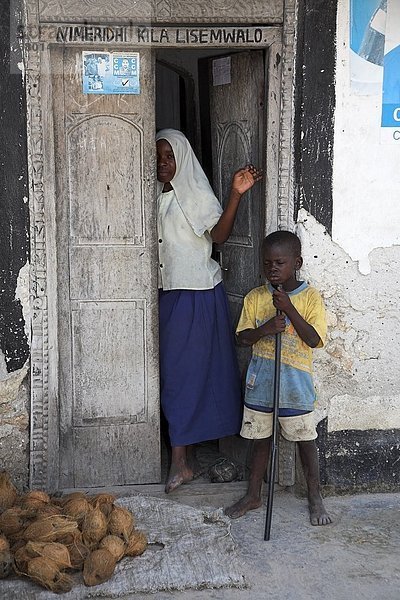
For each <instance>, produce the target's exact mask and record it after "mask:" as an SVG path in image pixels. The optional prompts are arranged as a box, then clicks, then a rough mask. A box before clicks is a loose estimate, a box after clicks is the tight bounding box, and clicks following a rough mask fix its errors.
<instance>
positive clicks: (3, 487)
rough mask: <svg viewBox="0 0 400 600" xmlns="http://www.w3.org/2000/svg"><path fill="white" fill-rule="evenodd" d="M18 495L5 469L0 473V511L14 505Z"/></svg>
mask: <svg viewBox="0 0 400 600" xmlns="http://www.w3.org/2000/svg"><path fill="white" fill-rule="evenodd" d="M17 497H18V491H17V488H16V487H15V485H14V484H13V483H12V481H11V479H10V475H9V474H8V473H7V471H2V472H1V473H0V513H2V512H3V511H4V510H6V509H7V508H11V507H12V506H14V504H15V501H16V500H17Z"/></svg>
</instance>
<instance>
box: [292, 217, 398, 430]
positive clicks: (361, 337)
mask: <svg viewBox="0 0 400 600" xmlns="http://www.w3.org/2000/svg"><path fill="white" fill-rule="evenodd" d="M296 229H297V233H298V235H299V237H300V238H301V240H302V245H303V258H304V267H303V269H302V274H301V276H302V278H304V279H306V280H307V281H309V282H310V283H311V284H312V285H315V286H316V287H317V289H319V291H320V292H321V294H322V296H323V298H324V301H325V304H326V307H327V312H328V323H329V335H328V341H327V344H326V346H325V348H324V349H322V350H317V351H315V353H314V366H315V382H316V387H317V392H318V406H317V410H316V414H317V419H318V421H320V420H322V419H323V418H324V417H326V416H327V417H328V424H329V425H328V427H329V431H333V430H334V429H335V428H337V429H339V430H340V429H343V428H344V425H343V424H344V423H345V424H346V427H345V428H347V429H364V430H367V429H375V430H379V429H382V428H389V429H396V428H398V427H399V424H400V421H399V417H398V413H397V412H396V411H393V410H391V411H386V409H385V408H384V406H388V405H392V404H391V403H392V402H397V403H398V405H399V396H398V392H399V378H398V369H397V365H398V364H399V362H400V356H399V355H400V347H399V340H400V319H399V314H398V309H397V303H398V298H399V295H400V274H399V269H398V266H397V265H398V264H399V263H400V247H397V246H393V247H390V248H377V249H375V250H374V251H372V252H371V253H370V261H371V271H370V273H369V274H368V275H363V274H361V273H360V271H359V268H358V263H357V261H355V260H352V258H351V257H350V256H349V254H348V253H346V252H345V250H343V248H341V247H340V246H339V245H338V244H337V243H335V242H333V241H332V238H331V237H330V235H328V234H327V232H326V230H325V229H324V227H323V226H322V225H320V224H319V223H318V222H317V221H316V220H315V219H314V218H313V217H312V216H311V215H309V214H308V213H307V212H306V211H305V210H304V209H302V210H301V211H300V212H299V221H298V224H297V226H296ZM340 398H345V399H346V401H344V400H342V401H340V400H338V399H340ZM360 399H362V406H363V407H364V406H365V407H368V410H366V411H365V414H364V415H363V417H362V418H361V416H360V415H359V411H360V410H363V408H360ZM377 400H379V402H380V403H381V404H382V403H383V404H382V407H383V408H382V410H385V411H386V414H385V415H384V416H382V415H380V414H379V410H377V411H376V412H375V414H374V413H373V412H372V411H371V410H370V407H371V406H373V405H374V404H375V405H376V406H378V404H377ZM335 402H337V403H338V404H337V405H336V406H335ZM385 402H386V404H385ZM396 410H397V409H396ZM398 410H400V409H398ZM383 423H384V427H383V425H382V424H383Z"/></svg>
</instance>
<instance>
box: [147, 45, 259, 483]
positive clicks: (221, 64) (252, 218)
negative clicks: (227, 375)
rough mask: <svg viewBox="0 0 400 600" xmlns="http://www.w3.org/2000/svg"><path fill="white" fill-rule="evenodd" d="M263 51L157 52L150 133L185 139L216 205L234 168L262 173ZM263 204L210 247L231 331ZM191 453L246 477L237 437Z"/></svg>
mask: <svg viewBox="0 0 400 600" xmlns="http://www.w3.org/2000/svg"><path fill="white" fill-rule="evenodd" d="M266 53H267V50H265V51H264V50H245V51H243V50H241V49H231V48H224V49H221V50H217V49H209V50H181V49H176V48H171V49H164V50H162V51H159V52H158V53H157V54H156V129H157V130H159V129H163V128H168V127H171V128H174V129H179V130H181V131H182V132H183V133H184V134H185V135H186V137H187V138H188V139H189V141H190V143H191V145H192V147H193V149H194V151H195V153H196V155H197V157H198V159H199V161H200V163H201V164H202V167H203V169H204V171H205V173H206V175H207V177H208V179H209V181H210V183H211V186H212V187H213V189H214V192H215V194H216V196H217V197H218V198H219V200H220V202H221V204H222V206H224V203H225V202H226V200H227V198H228V195H229V189H230V183H231V178H232V175H233V173H234V172H235V171H236V170H237V169H238V168H240V167H243V166H244V165H246V164H251V163H252V164H255V165H257V166H258V167H260V168H262V169H264V172H265V170H266V169H265V166H266V165H265V161H266V148H265V147H264V146H265V129H266V121H267V119H266V116H265V115H266V99H267V93H266V90H267V73H266V64H267V61H266ZM265 204H266V192H265V182H264V184H262V185H257V186H255V187H254V188H252V190H251V191H250V192H248V194H247V195H246V197H245V198H243V201H242V202H241V205H240V208H239V211H238V214H237V218H236V222H235V226H234V229H233V231H232V234H231V236H230V238H229V240H228V241H227V242H226V243H225V244H223V245H220V246H215V247H214V249H213V257H214V258H215V259H216V260H217V261H218V262H219V263H220V265H221V267H222V272H223V279H224V286H225V289H226V292H227V295H228V300H229V304H230V308H231V315H232V326H233V327H235V326H236V323H237V321H238V318H239V314H240V310H241V306H242V301H243V297H244V296H245V294H246V293H247V292H248V291H249V290H250V289H251V288H253V287H256V286H258V285H260V284H261V281H262V276H261V264H260V246H261V241H262V238H263V235H264V231H265ZM238 358H239V365H240V369H241V372H242V374H244V373H245V370H246V367H247V362H248V359H249V351H248V350H245V349H240V348H238ZM161 432H162V459H161V466H162V478H163V479H162V480H163V481H165V478H166V476H167V473H168V465H169V446H168V435H167V426H166V423H165V421H164V419H163V418H162V419H161ZM197 448H198V459H199V462H200V464H201V466H202V467H203V469H204V471H206V470H207V467H209V466H210V465H211V464H213V463H215V461H216V460H218V458H219V457H221V456H229V457H230V458H232V459H233V460H235V462H236V463H237V464H238V466H239V468H240V470H241V475H242V476H244V477H245V476H246V464H247V460H248V443H247V442H245V441H244V440H242V439H240V438H239V436H236V437H233V438H225V439H224V440H215V441H210V442H206V443H203V444H199V445H198V447H197ZM198 481H200V482H201V481H202V478H199V479H198ZM203 481H204V479H203Z"/></svg>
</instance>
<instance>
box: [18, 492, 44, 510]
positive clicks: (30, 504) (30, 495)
mask: <svg viewBox="0 0 400 600" xmlns="http://www.w3.org/2000/svg"><path fill="white" fill-rule="evenodd" d="M49 503H50V496H49V495H48V494H46V492H42V491H41V490H31V491H30V492H27V493H26V494H25V495H24V496H22V497H21V499H20V504H21V506H22V507H23V508H35V509H37V508H43V507H44V506H45V505H46V504H49Z"/></svg>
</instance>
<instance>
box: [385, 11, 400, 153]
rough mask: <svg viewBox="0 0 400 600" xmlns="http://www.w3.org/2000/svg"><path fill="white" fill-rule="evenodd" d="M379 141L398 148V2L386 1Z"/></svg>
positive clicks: (399, 132)
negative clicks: (395, 145)
mask: <svg viewBox="0 0 400 600" xmlns="http://www.w3.org/2000/svg"><path fill="white" fill-rule="evenodd" d="M381 141H382V142H384V143H393V144H398V145H399V146H400V2H399V0H388V3H387V23H386V38H385V53H384V57H383V87H382V121H381Z"/></svg>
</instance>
